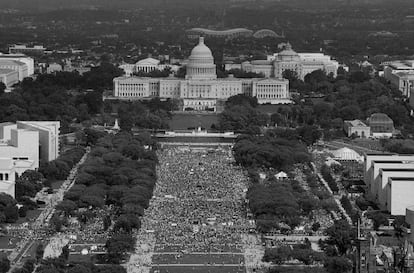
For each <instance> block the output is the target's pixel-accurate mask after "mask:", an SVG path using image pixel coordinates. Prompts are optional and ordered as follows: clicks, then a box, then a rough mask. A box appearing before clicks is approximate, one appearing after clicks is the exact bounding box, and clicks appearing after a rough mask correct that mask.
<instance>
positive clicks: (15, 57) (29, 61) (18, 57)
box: [0, 53, 34, 76]
mask: <svg viewBox="0 0 414 273" xmlns="http://www.w3.org/2000/svg"><path fill="white" fill-rule="evenodd" d="M0 60H12V61H19V62H22V63H25V64H26V65H27V73H28V76H32V75H33V74H34V59H33V58H31V57H29V56H26V55H24V54H3V53H0Z"/></svg>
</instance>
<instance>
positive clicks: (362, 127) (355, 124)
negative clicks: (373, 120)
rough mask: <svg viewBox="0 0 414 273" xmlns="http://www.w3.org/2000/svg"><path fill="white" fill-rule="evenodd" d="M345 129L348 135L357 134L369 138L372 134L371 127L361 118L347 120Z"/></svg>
mask: <svg viewBox="0 0 414 273" xmlns="http://www.w3.org/2000/svg"><path fill="white" fill-rule="evenodd" d="M344 131H345V133H346V134H347V136H348V137H351V136H353V135H354V136H357V137H361V138H367V137H370V135H371V129H370V128H369V126H368V125H366V124H365V123H364V122H362V121H360V120H359V119H355V120H345V121H344Z"/></svg>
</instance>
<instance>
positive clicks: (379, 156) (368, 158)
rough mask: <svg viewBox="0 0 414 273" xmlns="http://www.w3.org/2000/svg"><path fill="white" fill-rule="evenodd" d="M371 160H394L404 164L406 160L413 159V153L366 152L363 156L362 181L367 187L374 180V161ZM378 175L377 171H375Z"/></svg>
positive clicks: (410, 160)
mask: <svg viewBox="0 0 414 273" xmlns="http://www.w3.org/2000/svg"><path fill="white" fill-rule="evenodd" d="M373 161H378V162H388V163H392V162H396V163H398V164H401V165H403V164H405V163H407V162H413V161H414V155H399V154H392V153H367V154H366V155H365V158H364V181H365V184H366V185H367V186H368V187H369V186H370V185H371V184H372V183H373V182H374V180H375V178H376V176H375V177H374V163H373ZM375 174H376V175H378V173H375Z"/></svg>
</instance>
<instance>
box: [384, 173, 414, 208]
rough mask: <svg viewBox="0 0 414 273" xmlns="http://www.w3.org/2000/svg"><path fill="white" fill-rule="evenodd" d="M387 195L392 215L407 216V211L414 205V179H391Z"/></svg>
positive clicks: (388, 206)
mask: <svg viewBox="0 0 414 273" xmlns="http://www.w3.org/2000/svg"><path fill="white" fill-rule="evenodd" d="M386 195H387V210H388V211H389V212H390V213H391V215H405V213H406V209H407V208H408V207H410V206H413V205H414V198H413V196H414V177H390V178H389V179H388V185H387V191H386Z"/></svg>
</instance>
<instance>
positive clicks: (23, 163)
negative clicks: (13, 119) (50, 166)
mask: <svg viewBox="0 0 414 273" xmlns="http://www.w3.org/2000/svg"><path fill="white" fill-rule="evenodd" d="M4 128H5V127H3V128H2V129H4ZM6 129H10V132H7V133H3V135H10V138H9V139H2V140H0V155H1V157H2V158H9V159H12V160H13V162H14V163H15V165H16V166H15V171H16V173H17V174H18V175H21V174H22V173H23V172H24V171H26V170H28V169H30V170H35V169H37V168H39V132H37V131H32V130H26V129H17V125H16V127H14V128H10V127H9V126H7V127H6ZM17 165H18V166H17Z"/></svg>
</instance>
